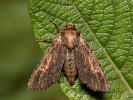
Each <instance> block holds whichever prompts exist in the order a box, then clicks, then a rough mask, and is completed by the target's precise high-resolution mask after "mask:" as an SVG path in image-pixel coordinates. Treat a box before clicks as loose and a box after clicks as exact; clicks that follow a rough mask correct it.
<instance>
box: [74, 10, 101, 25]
mask: <svg viewBox="0 0 133 100" xmlns="http://www.w3.org/2000/svg"><path fill="white" fill-rule="evenodd" d="M97 9H99V8H96V9H93V10H90V11H87V12H86V13H84V14H83V15H81V16H79V17H78V18H77V19H76V20H75V21H74V22H73V23H75V22H76V21H77V20H79V19H80V18H81V17H83V16H84V15H86V14H87V13H89V12H91V11H94V10H97Z"/></svg>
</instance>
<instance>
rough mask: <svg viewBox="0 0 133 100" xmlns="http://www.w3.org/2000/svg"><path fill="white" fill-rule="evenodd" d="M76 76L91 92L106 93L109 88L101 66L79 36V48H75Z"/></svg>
mask: <svg viewBox="0 0 133 100" xmlns="http://www.w3.org/2000/svg"><path fill="white" fill-rule="evenodd" d="M75 59H76V64H77V68H78V75H79V77H80V80H81V82H82V83H83V84H86V86H87V87H89V88H90V89H92V90H93V91H108V90H109V88H110V86H109V82H108V79H107V77H106V74H105V73H104V71H103V68H102V66H101V64H100V63H99V61H98V59H97V58H96V56H95V55H94V53H93V52H92V50H91V48H90V47H89V45H88V44H87V42H86V41H85V40H84V38H83V36H82V34H80V40H79V46H78V47H75Z"/></svg>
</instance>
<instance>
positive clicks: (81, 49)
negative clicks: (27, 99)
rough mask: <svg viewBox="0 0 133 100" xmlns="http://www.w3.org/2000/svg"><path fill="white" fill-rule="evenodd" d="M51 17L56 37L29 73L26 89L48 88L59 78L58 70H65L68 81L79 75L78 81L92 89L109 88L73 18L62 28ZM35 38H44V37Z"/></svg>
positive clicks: (71, 83)
mask: <svg viewBox="0 0 133 100" xmlns="http://www.w3.org/2000/svg"><path fill="white" fill-rule="evenodd" d="M50 12H52V11H50ZM53 13H54V12H53ZM87 13H88V12H87ZM85 14H86V13H85ZM85 14H84V15H85ZM57 16H59V15H57ZM82 16H83V15H82ZM82 16H80V17H82ZM59 17H60V18H62V17H61V16H59ZM80 17H79V18H80ZM79 18H78V19H79ZM62 19H63V18H62ZM78 19H77V20H78ZM77 20H75V21H74V22H76V21H77ZM50 21H51V22H52V23H53V24H55V25H56V26H57V27H58V28H59V30H60V33H59V34H58V35H56V36H58V38H57V39H56V40H55V41H54V42H53V43H52V45H51V46H50V47H49V49H48V50H47V52H46V53H45V54H44V56H43V57H42V59H41V60H40V62H39V64H38V65H37V67H36V69H35V70H34V72H33V73H32V75H31V78H30V79H29V83H28V89H30V90H45V89H48V87H50V86H51V85H52V84H53V83H56V82H57V81H58V80H59V79H60V74H61V71H62V70H64V72H65V75H66V77H67V79H68V81H69V84H70V85H73V84H74V83H75V78H76V77H77V75H78V76H79V79H80V81H81V83H82V84H85V85H86V86H87V87H89V88H90V89H91V90H93V91H108V90H109V88H110V85H109V82H108V79H107V77H106V74H105V73H104V70H103V68H102V66H101V64H100V63H99V61H98V59H97V58H96V56H95V55H94V53H93V52H92V50H91V48H90V47H89V45H88V44H87V42H86V41H85V39H84V37H83V35H82V34H81V32H80V30H77V29H76V28H75V26H74V24H73V23H72V22H69V23H68V24H67V25H66V28H65V29H62V28H61V27H60V26H58V25H57V24H56V23H55V22H53V21H52V20H50ZM56 36H54V38H55V37H56ZM51 39H52V38H50V39H49V40H51ZM37 41H40V42H45V41H46V40H37Z"/></svg>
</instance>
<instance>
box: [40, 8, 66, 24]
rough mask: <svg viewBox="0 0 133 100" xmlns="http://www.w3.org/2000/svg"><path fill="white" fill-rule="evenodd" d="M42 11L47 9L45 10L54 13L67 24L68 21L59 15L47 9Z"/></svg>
mask: <svg viewBox="0 0 133 100" xmlns="http://www.w3.org/2000/svg"><path fill="white" fill-rule="evenodd" d="M42 9H45V10H47V11H49V12H51V13H54V14H55V15H56V16H58V17H60V18H61V19H62V20H63V21H64V22H66V20H65V19H64V18H62V17H61V16H60V15H58V14H57V13H55V12H53V11H51V10H48V9H46V8H42ZM66 23H67V22H66Z"/></svg>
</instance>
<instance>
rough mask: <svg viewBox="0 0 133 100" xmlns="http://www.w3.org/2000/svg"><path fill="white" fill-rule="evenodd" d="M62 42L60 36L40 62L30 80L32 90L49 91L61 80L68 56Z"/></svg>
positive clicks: (29, 85)
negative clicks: (66, 56) (50, 87)
mask: <svg viewBox="0 0 133 100" xmlns="http://www.w3.org/2000/svg"><path fill="white" fill-rule="evenodd" d="M62 41H64V40H63V38H62V36H59V38H58V39H56V40H55V41H54V43H53V44H52V45H51V46H50V48H49V49H48V50H47V52H46V53H45V54H44V56H43V57H42V59H41V60H40V62H39V64H38V65H37V67H36V69H35V70H34V72H33V74H32V75H31V78H30V80H29V83H28V88H29V89H30V90H44V89H47V88H48V87H49V86H50V85H52V84H53V83H55V82H57V81H58V80H59V78H60V73H61V69H62V66H63V63H64V60H65V55H66V47H64V46H63V43H62Z"/></svg>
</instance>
